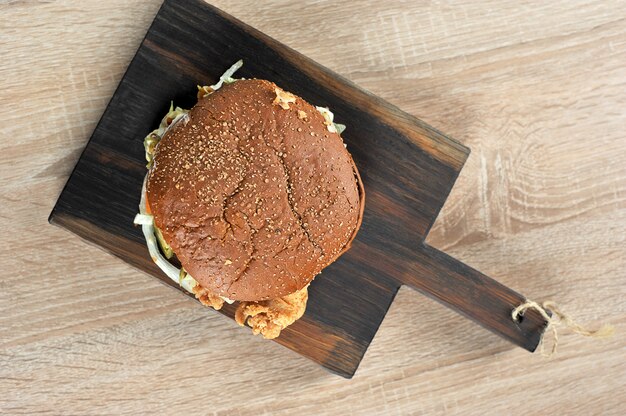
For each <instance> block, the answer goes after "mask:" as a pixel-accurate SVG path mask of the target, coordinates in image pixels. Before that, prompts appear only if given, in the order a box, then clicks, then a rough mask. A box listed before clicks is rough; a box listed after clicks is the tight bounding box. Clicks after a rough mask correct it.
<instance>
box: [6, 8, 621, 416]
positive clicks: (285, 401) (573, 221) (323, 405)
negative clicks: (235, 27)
mask: <svg viewBox="0 0 626 416" xmlns="http://www.w3.org/2000/svg"><path fill="white" fill-rule="evenodd" d="M181 1H183V0H181ZM159 3H160V1H159V0H150V1H145V0H133V1H128V0H108V1H94V0H89V1H81V2H77V1H70V0H56V1H44V0H39V1H38V0H0V56H1V60H0V114H2V116H3V121H2V123H0V231H1V232H2V236H3V237H4V244H3V248H4V254H3V255H2V256H1V257H0V270H1V271H2V274H1V276H2V277H1V278H0V413H3V414H12V415H14V414H32V413H50V414H131V415H135V414H143V413H151V414H183V413H194V414H196V413H197V414H218V415H233V414H235V415H236V414H241V415H251V414H265V413H267V414H279V415H293V414H299V415H305V414H315V415H320V414H349V413H353V414H364V415H372V414H384V415H405V414H464V415H467V414H503V413H505V412H509V411H515V412H516V413H518V414H552V415H563V414H574V415H582V414H585V415H586V414H615V415H618V414H619V415H621V414H624V413H625V412H626V399H625V397H626V388H625V385H626V337H625V336H624V331H626V301H625V295H626V139H625V135H626V133H625V132H626V2H625V1H623V0H622V1H597V2H589V1H551V2H544V1H536V2H526V1H521V2H501V1H471V2H470V1H455V2H415V1H400V0H396V1H385V2H383V1H379V2H373V1H349V2H348V1H346V2H336V3H335V2H324V1H310V2H306V3H303V2H290V1H287V0H282V1H279V0H272V1H266V2H260V4H257V5H255V6H251V4H252V2H240V1H235V0H232V1H227V0H220V1H215V2H214V4H215V5H216V6H218V7H220V8H222V9H223V10H225V11H227V12H229V13H231V14H233V15H234V16H236V17H238V18H239V19H241V20H243V21H244V22H246V23H249V24H251V25H252V26H255V27H256V28H258V29H260V30H261V31H263V32H265V33H267V34H269V35H271V36H273V37H275V38H277V39H278V40H280V41H282V42H284V43H286V44H287V45H289V46H291V47H293V48H295V49H297V50H298V51H300V52H302V53H304V54H305V55H308V56H310V57H311V58H313V59H315V60H317V61H318V62H320V63H321V64H323V65H326V66H328V67H329V68H331V69H333V70H335V71H336V72H338V73H340V74H343V75H344V76H346V77H348V78H349V79H351V80H352V81H354V82H355V83H357V84H358V85H360V86H362V87H363V88H365V89H368V90H370V91H372V92H373V93H375V94H377V95H380V96H381V97H383V98H385V99H387V100H389V101H391V102H392V103H394V104H396V105H398V106H399V107H401V108H402V109H404V110H406V111H408V112H409V113H411V114H414V115H416V116H418V117H420V118H422V119H423V120H425V121H426V122H428V123H430V124H432V125H433V126H435V127H437V128H438V129H440V130H442V131H444V132H446V133H448V134H450V135H451V136H452V137H455V138H457V139H458V140H459V141H461V142H462V143H464V144H466V145H468V146H469V147H471V149H472V150H473V152H472V154H471V156H470V159H469V161H468V163H467V165H466V166H465V168H464V170H463V172H462V174H461V176H460V178H459V180H458V182H457V185H456V186H455V188H454V190H453V192H452V194H451V196H450V198H449V200H448V202H447V203H446V205H445V208H444V210H443V211H442V213H441V215H440V216H439V218H438V220H437V222H436V225H435V227H434V228H433V230H432V232H431V234H430V236H429V238H428V242H429V243H430V244H432V245H434V246H435V247H437V248H440V249H443V250H445V251H447V252H448V253H449V254H451V255H453V256H455V257H457V258H459V259H461V260H463V261H465V262H467V263H468V264H470V265H472V266H474V267H476V268H478V269H479V270H481V271H483V272H485V273H486V274H488V275H490V276H493V277H495V278H497V279H499V280H500V281H501V282H503V283H505V284H506V285H508V286H511V287H512V288H515V289H516V290H518V291H520V292H521V293H524V294H526V295H527V296H528V297H530V298H533V299H537V300H544V299H548V298H550V299H554V300H556V301H557V302H559V303H560V304H561V305H562V307H563V308H564V309H565V310H566V311H569V312H571V313H572V314H574V315H575V316H577V317H578V318H580V320H581V321H582V322H585V323H589V324H597V323H599V322H609V323H612V324H613V325H615V326H616V330H617V333H616V335H615V336H614V337H613V338H612V339H610V340H606V341H597V340H590V339H586V338H582V337H579V336H576V335H574V334H572V333H571V331H568V330H565V331H563V332H562V333H561V334H560V338H559V340H560V346H559V352H558V355H557V356H555V357H553V358H549V359H546V358H542V357H541V356H540V355H538V354H534V355H531V354H529V353H527V352H526V351H524V350H522V349H519V348H515V347H513V346H511V345H510V344H508V343H507V342H505V341H503V340H501V339H499V338H498V337H496V336H495V335H492V334H491V333H489V332H487V331H486V330H483V329H481V328H479V327H477V326H476V325H475V324H473V323H472V322H470V321H468V320H466V319H463V318H461V317H459V316H457V315H455V314H454V313H453V312H451V311H449V310H447V309H445V308H444V307H443V306H440V305H439V304H437V303H435V302H434V301H432V300H430V299H428V298H426V297H424V296H422V295H421V294H419V293H416V292H414V291H412V290H409V289H402V290H401V291H400V293H399V295H398V297H397V298H396V301H395V302H394V304H393V305H392V307H391V310H390V312H389V314H388V315H387V317H386V319H385V321H384V322H383V325H382V327H381V329H380V331H379V333H378V335H377V336H376V338H375V339H374V342H373V343H372V345H371V347H370V349H369V351H368V352H367V354H366V356H365V358H364V360H363V362H362V364H361V367H360V369H359V370H358V371H357V373H356V375H355V377H354V379H352V380H345V379H342V378H340V377H337V376H334V375H331V374H329V373H327V372H326V371H324V370H323V369H322V368H320V367H318V366H316V365H315V364H313V363H311V362H309V361H307V360H305V359H303V358H301V357H299V356H297V355H296V354H295V353H293V352H290V351H288V350H286V349H284V348H282V347H280V346H279V345H276V344H274V343H271V342H266V341H263V340H262V339H260V338H258V337H252V336H251V335H250V334H249V333H248V332H247V331H244V330H240V329H237V328H236V327H235V326H234V324H233V323H232V322H231V321H229V320H228V319H226V318H224V317H222V316H220V315H219V314H217V313H207V311H205V310H204V309H203V308H202V307H201V306H200V305H198V304H197V303H196V302H193V301H192V300H190V299H187V298H185V297H184V296H183V295H181V294H180V293H176V292H175V291H172V290H171V289H169V288H166V287H164V286H162V285H161V284H160V283H158V282H157V281H155V279H153V278H150V277H148V276H146V275H143V274H142V273H140V272H138V271H136V270H134V269H132V268H130V267H129V266H127V265H126V264H124V263H123V262H122V261H119V260H117V259H115V258H113V257H111V256H109V255H107V254H105V253H104V252H102V251H100V250H99V249H97V248H95V247H91V246H89V245H87V244H85V243H84V242H82V241H81V240H80V239H78V238H77V237H75V236H74V235H72V234H70V233H68V232H66V231H64V230H62V229H59V228H56V227H53V226H50V225H48V224H47V222H46V219H47V216H48V214H49V213H50V210H51V208H52V206H53V205H54V202H55V200H56V198H57V196H58V195H59V193H60V191H61V188H62V187H63V184H64V183H65V181H66V179H67V177H68V175H69V173H70V171H71V170H72V168H73V166H74V163H75V162H76V160H77V159H78V156H79V154H80V152H81V149H82V148H83V146H84V145H85V143H86V140H87V139H88V137H89V136H90V134H91V132H92V130H93V129H94V127H95V124H96V123H97V122H98V120H99V118H100V115H101V114H102V112H103V110H104V108H105V106H106V104H107V102H108V100H109V98H110V96H111V94H112V93H113V91H114V89H115V87H116V85H117V83H118V82H119V80H120V78H121V76H122V74H123V73H124V70H125V68H126V66H127V65H128V63H129V61H130V59H131V58H132V56H133V54H134V51H135V50H136V48H137V46H138V45H139V43H140V41H141V39H142V37H143V35H144V33H145V31H146V29H147V27H148V25H149V23H150V21H151V19H152V18H153V16H154V15H155V13H156V11H157V9H158V7H159ZM255 3H256V2H255ZM372 151H375V150H372Z"/></svg>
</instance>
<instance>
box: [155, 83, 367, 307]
mask: <svg viewBox="0 0 626 416" xmlns="http://www.w3.org/2000/svg"><path fill="white" fill-rule="evenodd" d="M329 126H330V130H333V131H334V129H333V127H332V125H331V123H330V121H329V120H328V119H326V118H325V117H324V116H323V115H322V114H321V113H320V112H319V111H318V110H317V109H316V108H315V107H313V106H312V105H311V104H309V103H307V102H306V101H304V100H303V99H302V98H300V97H296V96H294V95H292V94H290V93H288V92H285V91H283V90H281V89H280V88H279V87H277V86H276V85H275V84H274V83H272V82H269V81H264V80H256V79H251V80H239V81H236V82H234V83H231V84H226V85H224V86H223V87H222V88H221V89H219V90H217V91H215V92H213V93H211V94H210V95H208V96H205V97H204V98H201V99H199V101H198V103H197V104H196V105H195V106H194V107H193V108H192V109H191V110H190V112H189V117H187V118H184V119H182V120H181V121H179V122H178V123H177V124H176V125H175V126H173V127H172V128H171V129H170V130H169V131H168V132H167V133H166V134H165V136H164V137H163V139H162V140H161V141H160V142H159V144H158V145H157V147H156V150H155V154H154V164H153V166H152V168H151V170H150V172H149V175H148V181H147V186H146V192H147V200H148V205H149V208H150V210H151V212H152V215H153V216H154V222H155V225H156V226H157V227H158V228H160V229H161V231H162V233H163V237H164V238H165V240H166V241H167V242H168V243H169V244H170V246H171V247H172V249H173V251H174V253H176V256H177V257H178V259H179V260H180V262H181V264H182V266H183V267H184V269H185V270H186V271H187V272H188V273H189V274H190V275H191V276H193V278H194V279H195V280H196V281H198V283H199V284H200V285H202V286H203V287H204V288H206V289H207V290H209V291H211V292H212V293H214V294H216V295H219V296H223V297H226V298H229V299H232V300H238V301H260V300H266V299H272V298H276V297H281V296H284V295H287V294H290V293H293V292H295V291H297V290H299V289H302V288H303V287H304V286H306V285H307V284H308V283H309V282H310V281H311V280H312V279H313V278H314V277H315V275H317V274H318V273H319V272H320V271H321V270H322V269H323V268H324V267H326V266H328V265H329V264H330V263H332V262H333V261H335V260H336V259H337V257H339V255H340V254H341V253H342V252H344V251H345V250H347V249H348V248H349V246H350V243H351V242H352V240H353V239H354V237H355V235H356V232H357V230H358V228H359V226H360V224H361V219H362V216H363V206H364V192H363V186H362V183H361V179H360V177H359V174H358V171H357V169H356V166H355V165H354V162H353V160H352V157H351V156H350V154H349V153H348V151H347V150H346V148H345V146H344V144H343V141H342V139H341V137H340V136H339V134H337V133H335V132H331V131H329Z"/></svg>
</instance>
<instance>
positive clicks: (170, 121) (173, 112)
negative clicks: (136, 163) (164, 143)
mask: <svg viewBox="0 0 626 416" xmlns="http://www.w3.org/2000/svg"><path fill="white" fill-rule="evenodd" d="M188 113H189V110H185V109H183V108H180V107H176V108H174V103H173V102H172V103H170V109H169V111H168V112H167V114H166V115H165V117H163V119H162V120H161V123H160V124H159V127H158V128H157V129H155V130H153V131H152V132H150V134H148V135H147V136H146V137H145V139H143V147H144V150H145V151H146V160H147V161H148V165H147V167H148V169H150V168H151V167H152V163H153V161H154V150H155V148H156V145H157V144H158V143H159V142H160V141H161V139H162V138H163V136H165V133H167V132H168V130H169V129H171V128H172V127H174V126H175V125H176V124H177V123H178V122H179V121H181V120H183V119H184V120H185V121H186V120H187V118H188V117H189V116H188Z"/></svg>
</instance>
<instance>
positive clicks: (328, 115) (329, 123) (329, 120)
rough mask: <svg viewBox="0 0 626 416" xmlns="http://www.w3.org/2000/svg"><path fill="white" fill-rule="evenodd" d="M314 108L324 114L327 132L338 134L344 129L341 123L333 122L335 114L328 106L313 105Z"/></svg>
mask: <svg viewBox="0 0 626 416" xmlns="http://www.w3.org/2000/svg"><path fill="white" fill-rule="evenodd" d="M315 108H316V109H317V111H319V112H320V113H321V114H322V116H324V122H325V123H326V128H327V129H328V131H329V132H331V133H339V134H341V133H343V131H344V130H345V129H346V126H345V125H343V124H339V123H334V122H333V119H334V118H335V115H334V114H333V112H332V111H330V110H329V109H328V107H315Z"/></svg>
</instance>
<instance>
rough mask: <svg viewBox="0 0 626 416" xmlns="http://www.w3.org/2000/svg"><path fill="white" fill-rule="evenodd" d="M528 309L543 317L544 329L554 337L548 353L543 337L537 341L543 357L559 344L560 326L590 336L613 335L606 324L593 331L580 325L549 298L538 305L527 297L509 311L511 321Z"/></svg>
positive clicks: (554, 351)
mask: <svg viewBox="0 0 626 416" xmlns="http://www.w3.org/2000/svg"><path fill="white" fill-rule="evenodd" d="M528 309H534V310H536V311H537V312H539V314H540V315H541V316H542V317H543V319H545V320H546V322H547V323H548V325H547V326H546V331H547V330H548V329H550V330H551V331H552V337H553V338H554V341H553V342H552V349H551V351H550V353H549V354H546V353H545V352H544V347H543V337H542V339H541V342H540V343H539V348H540V351H541V355H543V356H544V357H550V356H552V355H553V354H554V353H556V348H557V345H558V344H559V334H558V328H559V327H560V326H565V327H566V328H569V329H570V330H572V331H573V332H575V333H576V334H579V335H582V336H585V337H592V338H609V337H611V336H613V333H614V332H615V329H614V328H613V326H611V325H607V324H605V325H602V326H601V327H600V328H598V329H597V330H595V331H592V330H590V329H587V328H585V327H583V326H582V325H580V324H578V323H576V322H575V321H574V320H573V319H572V317H571V316H570V315H568V314H566V313H565V312H563V311H562V310H561V309H560V308H559V307H558V306H557V305H556V304H555V303H554V302H553V301H551V300H547V301H545V302H543V305H540V304H538V303H537V302H534V301H532V300H528V299H527V300H526V302H524V303H522V304H521V305H519V306H518V307H517V308H515V309H513V312H511V318H513V321H515V322H519V321H520V317H522V316H524V312H526V311H527V310H528ZM549 312H550V313H552V316H550V314H549Z"/></svg>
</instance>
